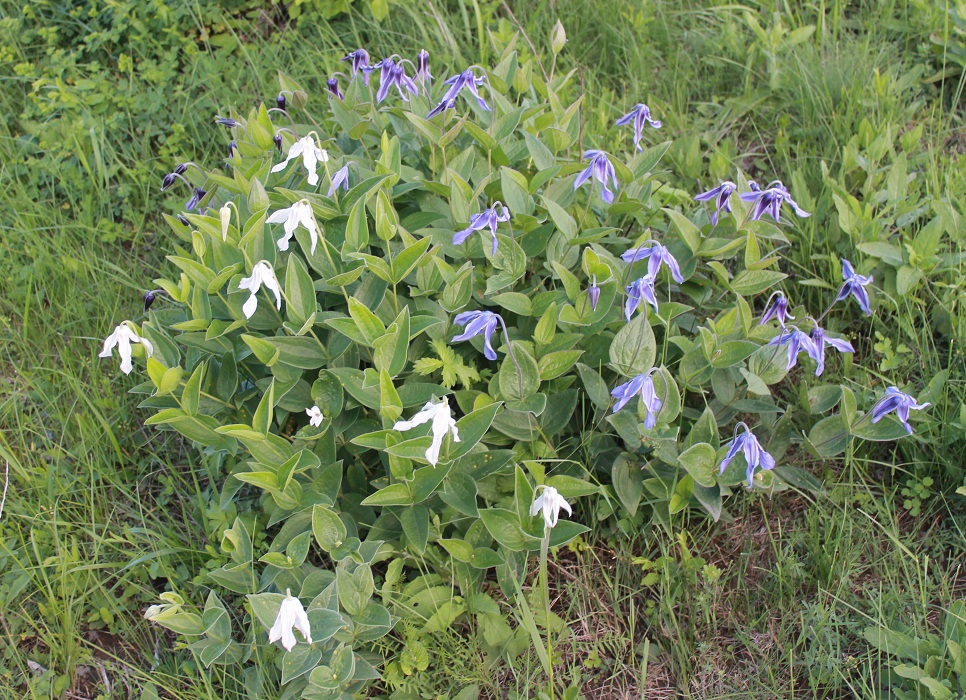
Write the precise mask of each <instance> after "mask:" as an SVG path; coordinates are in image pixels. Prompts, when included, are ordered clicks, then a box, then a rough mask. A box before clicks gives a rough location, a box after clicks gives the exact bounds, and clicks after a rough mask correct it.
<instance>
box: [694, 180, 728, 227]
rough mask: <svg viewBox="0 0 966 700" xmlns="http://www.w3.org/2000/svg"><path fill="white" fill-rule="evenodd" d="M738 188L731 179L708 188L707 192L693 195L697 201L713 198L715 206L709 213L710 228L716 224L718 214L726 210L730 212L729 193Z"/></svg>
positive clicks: (706, 200)
mask: <svg viewBox="0 0 966 700" xmlns="http://www.w3.org/2000/svg"><path fill="white" fill-rule="evenodd" d="M736 189H738V186H737V185H736V184H735V183H733V182H732V181H731V180H725V181H724V182H722V183H721V184H720V185H718V186H717V187H715V188H714V189H710V190H708V191H707V192H702V193H701V194H699V195H695V197H694V198H695V200H697V201H698V202H710V201H711V200H712V199H713V200H715V208H714V211H713V212H712V213H711V226H712V228H713V227H715V226H717V225H718V215H719V214H720V213H721V212H723V211H726V212H728V213H729V214H730V213H731V201H730V200H731V195H732V194H733V193H734V191H735V190H736Z"/></svg>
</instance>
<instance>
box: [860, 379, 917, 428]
mask: <svg viewBox="0 0 966 700" xmlns="http://www.w3.org/2000/svg"><path fill="white" fill-rule="evenodd" d="M931 405H932V404H929V403H916V400H915V399H914V398H912V397H911V396H910V395H909V394H906V393H903V392H901V391H899V389H898V388H897V387H894V386H890V387H889V388H888V389H886V393H885V396H883V397H882V398H881V399H879V401H878V402H877V403H876V405H875V406H873V407H872V422H873V423H878V422H879V421H880V420H882V419H883V417H885V415H886V414H888V413H892V412H893V411H895V412H896V417H897V418H898V419H899V422H900V423H902V425H903V427H904V428H905V429H906V432H907V433H911V432H912V426H911V425H909V409H915V410H917V411H920V410H922V409H924V408H926V407H927V406H931Z"/></svg>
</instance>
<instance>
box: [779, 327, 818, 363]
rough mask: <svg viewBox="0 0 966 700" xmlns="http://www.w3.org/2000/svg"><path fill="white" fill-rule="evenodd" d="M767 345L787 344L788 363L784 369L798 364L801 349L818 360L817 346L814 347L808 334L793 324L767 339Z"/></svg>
mask: <svg viewBox="0 0 966 700" xmlns="http://www.w3.org/2000/svg"><path fill="white" fill-rule="evenodd" d="M768 345H777V346H781V345H787V346H788V365H787V366H786V367H785V369H786V370H790V369H791V368H792V367H794V366H795V365H797V364H798V353H800V352H801V351H802V350H804V351H805V352H807V353H808V356H809V357H811V358H812V359H813V360H815V361H816V362H818V361H819V356H818V348H816V347H815V343H813V342H812V339H811V338H810V337H809V336H808V334H806V333H803V332H802V331H800V330H798V329H797V328H795V326H791V327H789V328H783V329H782V332H781V333H779V334H778V335H777V336H775V337H774V338H772V339H771V340H769V341H768Z"/></svg>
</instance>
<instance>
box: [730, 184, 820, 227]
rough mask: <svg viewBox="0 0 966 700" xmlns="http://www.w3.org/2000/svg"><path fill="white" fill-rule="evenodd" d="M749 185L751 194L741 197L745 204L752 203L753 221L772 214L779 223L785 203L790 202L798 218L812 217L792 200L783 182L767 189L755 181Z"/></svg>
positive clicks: (771, 185) (770, 185) (743, 194)
mask: <svg viewBox="0 0 966 700" xmlns="http://www.w3.org/2000/svg"><path fill="white" fill-rule="evenodd" d="M748 185H749V187H751V192H744V193H742V194H741V195H739V196H740V197H741V199H742V200H744V201H745V202H751V203H752V208H751V220H752V221H757V220H758V219H760V218H761V217H762V215H763V214H765V213H768V214H770V215H771V218H773V219H774V220H775V221H778V220H779V219H781V210H782V203H783V202H788V205H789V206H790V207H791V208H792V209H793V210H794V211H795V214H796V216H799V217H802V218H804V217H807V216H811V214H809V213H808V212H807V211H805V210H804V209H802V208H801V207H800V206H798V204H797V203H796V202H795V200H794V199H792V195H791V192H789V191H788V189H787V188H786V187H785V185H784V184H782V181H781V180H774V181H772V182H770V183H768V187H766V188H765V189H762V188H761V187H760V186H759V185H758V183H756V182H754V181H752V182H749V183H748Z"/></svg>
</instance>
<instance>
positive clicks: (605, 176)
mask: <svg viewBox="0 0 966 700" xmlns="http://www.w3.org/2000/svg"><path fill="white" fill-rule="evenodd" d="M584 159H585V160H588V159H589V160H590V165H588V166H587V168H586V169H584V170H583V172H581V173H580V175H578V176H577V179H576V180H574V189H577V188H578V187H580V186H581V185H582V184H584V183H585V182H587V181H588V180H589V179H590V178H591V177H593V178H594V179H595V180H597V182H599V183H600V186H601V192H600V196H601V198H602V199H603V200H604V201H605V202H607V203H608V204H610V203H611V202H613V201H614V193H613V192H611V191H610V190H609V189H608V187H607V183H608V182H609V181H611V180H613V182H614V188H615V189H616V188H617V187H618V183H617V173H616V172H615V171H614V166H613V165H612V164H611V162H610V159H609V158H608V157H607V154H606V153H604V152H603V151H598V150H595V149H591V150H589V151H584Z"/></svg>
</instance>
